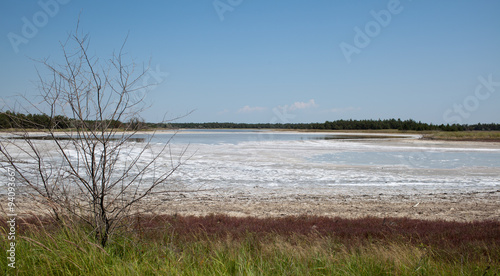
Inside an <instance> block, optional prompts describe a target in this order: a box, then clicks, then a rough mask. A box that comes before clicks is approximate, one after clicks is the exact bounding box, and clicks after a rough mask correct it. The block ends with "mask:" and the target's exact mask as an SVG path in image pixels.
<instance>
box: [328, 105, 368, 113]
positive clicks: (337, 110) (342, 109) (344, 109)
mask: <svg viewBox="0 0 500 276" xmlns="http://www.w3.org/2000/svg"><path fill="white" fill-rule="evenodd" d="M358 110H361V107H352V106H349V107H336V108H332V109H328V110H326V112H330V113H344V112H349V111H358Z"/></svg>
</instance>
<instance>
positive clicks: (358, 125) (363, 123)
mask: <svg viewBox="0 0 500 276" xmlns="http://www.w3.org/2000/svg"><path fill="white" fill-rule="evenodd" d="M147 125H148V127H151V128H194V129H203V128H229V129H236V128H240V129H241V128H243V129H245V128H256V129H297V130H301V129H309V130H383V129H398V130H413V131H430V130H435V131H471V130H481V131H491V130H500V124H481V123H478V124H475V125H467V124H464V125H459V124H452V125H450V124H446V125H445V124H441V125H435V124H427V123H422V122H417V121H415V120H411V119H410V120H401V119H388V120H380V119H379V120H337V121H326V122H324V123H293V124H292V123H287V124H282V123H276V124H271V123H256V124H247V123H216V122H215V123H170V124H164V123H163V124H147Z"/></svg>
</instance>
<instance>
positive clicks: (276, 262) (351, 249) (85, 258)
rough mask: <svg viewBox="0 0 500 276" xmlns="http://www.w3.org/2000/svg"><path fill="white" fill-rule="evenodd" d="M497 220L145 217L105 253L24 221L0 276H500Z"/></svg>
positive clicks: (68, 224)
mask: <svg viewBox="0 0 500 276" xmlns="http://www.w3.org/2000/svg"><path fill="white" fill-rule="evenodd" d="M499 230H500V222H497V221H484V222H474V223H458V222H444V221H420V220H409V219H389V218H388V219H385V220H384V219H378V218H362V219H339V218H325V217H285V218H269V219H258V218H235V217H228V216H217V215H213V216H206V217H191V216H149V217H148V216H142V217H140V218H133V219H131V220H130V221H129V222H128V223H127V224H125V225H124V226H123V228H122V229H121V232H120V233H119V234H117V235H115V236H113V237H111V240H110V242H109V244H108V246H106V247H105V248H103V247H101V246H100V245H99V243H98V242H97V241H96V240H95V238H94V235H88V234H87V233H89V231H88V229H85V226H84V225H81V224H79V223H78V222H75V221H72V220H70V219H65V220H63V221H62V222H56V221H52V220H50V219H47V218H43V219H37V218H31V219H27V220H25V221H24V222H23V223H22V224H21V225H20V229H19V235H18V236H17V247H16V254H17V255H16V259H17V262H16V265H17V269H16V270H12V269H11V268H8V267H7V265H6V264H7V260H6V248H5V247H6V244H7V240H6V235H5V231H6V227H5V225H2V226H1V231H2V232H4V233H2V236H1V238H0V239H1V245H2V248H1V250H2V251H1V253H0V258H1V260H0V264H1V267H2V268H1V272H0V274H2V275H14V274H18V275H33V274H34V273H35V274H36V275H495V273H496V274H497V275H498V274H500V231H499Z"/></svg>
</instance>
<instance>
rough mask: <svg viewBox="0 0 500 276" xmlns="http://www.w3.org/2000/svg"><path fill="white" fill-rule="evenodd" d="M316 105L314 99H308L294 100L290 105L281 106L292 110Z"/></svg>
mask: <svg viewBox="0 0 500 276" xmlns="http://www.w3.org/2000/svg"><path fill="white" fill-rule="evenodd" d="M317 106H318V105H317V104H316V103H315V102H314V99H310V100H309V101H308V102H295V103H293V104H292V105H291V106H288V105H285V106H284V107H283V108H284V109H288V110H290V111H293V110H298V109H307V108H312V107H317Z"/></svg>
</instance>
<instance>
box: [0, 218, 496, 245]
mask: <svg viewBox="0 0 500 276" xmlns="http://www.w3.org/2000/svg"><path fill="white" fill-rule="evenodd" d="M1 224H2V226H4V227H5V221H2V223H1ZM42 224H43V225H44V228H45V229H46V230H48V229H50V228H53V227H55V225H56V224H55V223H54V221H53V220H51V219H49V218H44V219H38V218H27V219H24V220H23V221H21V223H20V224H19V230H18V231H20V232H22V231H25V230H26V229H27V228H31V227H37V226H40V225H42ZM127 229H128V231H133V232H135V233H136V234H139V235H140V236H141V237H142V238H144V239H158V238H160V239H161V238H162V237H164V236H165V235H171V236H175V238H177V239H180V240H192V239H199V238H200V237H203V236H205V237H207V238H208V237H210V238H225V237H227V236H231V237H232V238H233V239H239V238H244V237H247V236H248V234H255V235H257V236H260V237H265V236H266V235H278V236H282V237H289V236H292V235H296V236H316V237H321V236H324V237H333V238H334V239H335V240H338V241H339V242H342V243H347V244H351V243H353V242H354V243H358V242H365V241H367V242H371V241H376V240H380V241H385V240H392V241H401V242H409V243H412V244H417V245H432V246H439V247H442V246H445V247H448V246H451V247H456V246H461V245H465V244H469V245H471V244H489V245H497V246H500V221H476V222H450V221H428V220H416V219H407V218H376V217H366V218H359V219H345V218H328V217H316V216H300V217H294V216H289V217H282V218H254V217H230V216H225V215H210V216H206V217H196V216H176V215H173V216H172V215H156V216H140V217H135V218H133V219H130V221H128V224H127Z"/></svg>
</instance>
